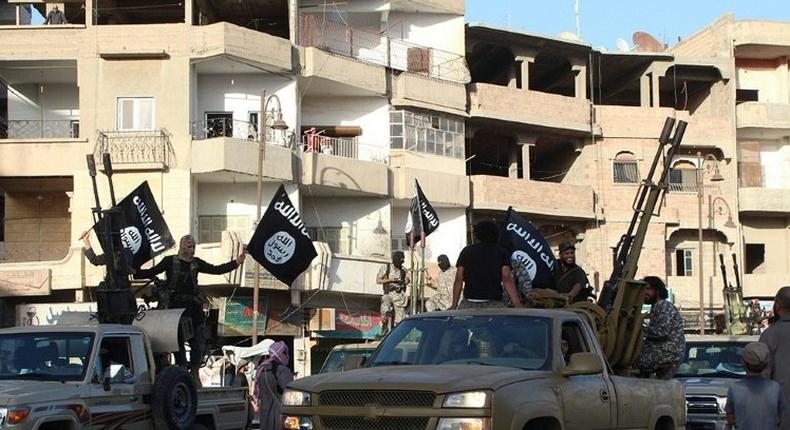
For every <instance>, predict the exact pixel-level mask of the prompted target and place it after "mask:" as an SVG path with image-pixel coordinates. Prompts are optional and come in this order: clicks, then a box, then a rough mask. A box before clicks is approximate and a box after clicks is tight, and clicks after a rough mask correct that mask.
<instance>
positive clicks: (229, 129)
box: [192, 118, 296, 150]
mask: <svg viewBox="0 0 790 430" xmlns="http://www.w3.org/2000/svg"><path fill="white" fill-rule="evenodd" d="M215 137H231V138H234V139H244V140H250V141H256V142H257V141H258V139H259V132H258V124H257V123H250V122H247V121H240V120H235V119H230V118H213V119H208V120H203V121H194V122H192V139H194V140H205V139H213V138H215ZM266 144H267V145H278V146H284V147H286V148H291V149H294V150H295V149H296V135H295V134H294V133H293V132H292V131H289V130H274V129H272V128H271V127H267V128H266Z"/></svg>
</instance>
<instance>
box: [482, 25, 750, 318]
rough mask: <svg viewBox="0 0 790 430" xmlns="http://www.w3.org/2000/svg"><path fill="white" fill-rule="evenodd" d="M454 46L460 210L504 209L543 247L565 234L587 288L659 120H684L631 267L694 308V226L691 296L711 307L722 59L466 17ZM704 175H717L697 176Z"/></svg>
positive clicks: (729, 106)
mask: <svg viewBox="0 0 790 430" xmlns="http://www.w3.org/2000/svg"><path fill="white" fill-rule="evenodd" d="M466 56H467V61H468V63H469V67H470V70H471V74H472V83H471V84H470V85H469V101H470V105H469V114H470V118H469V120H468V123H467V124H468V125H467V158H468V159H469V163H468V164H467V173H468V174H469V175H470V182H471V186H472V203H471V208H470V212H471V216H470V218H471V219H472V220H477V219H482V218H493V219H498V220H501V219H502V218H503V217H504V213H505V211H506V210H507V208H508V207H509V206H513V207H514V208H515V209H516V210H518V211H519V212H520V213H522V214H524V215H526V216H527V218H529V220H530V221H531V222H532V223H533V224H535V225H536V227H538V229H539V230H540V231H541V232H542V233H543V234H544V236H545V237H546V238H547V240H548V241H549V243H550V244H551V245H552V246H553V247H555V251H556V246H557V245H558V244H559V243H560V242H562V241H565V240H570V241H574V242H575V243H577V259H578V262H579V263H580V264H581V265H582V266H583V267H584V268H585V269H586V271H587V273H588V275H589V278H590V281H591V283H593V284H594V285H595V286H596V288H600V286H601V285H602V283H603V281H604V280H606V279H608V277H609V275H610V273H611V270H612V252H613V250H614V248H615V247H616V245H617V243H618V240H619V239H620V237H621V235H622V234H624V233H625V231H626V230H627V228H628V224H629V222H630V220H631V217H632V214H633V210H632V202H633V201H634V197H635V196H636V194H637V190H638V186H639V183H640V182H641V180H642V178H643V177H644V176H645V175H646V174H647V172H648V171H649V169H650V164H651V163H652V161H653V158H654V157H655V154H656V151H657V149H658V135H659V133H660V131H661V128H662V125H663V123H664V119H665V118H666V117H668V116H669V117H673V118H676V119H680V120H684V121H687V122H688V123H689V127H688V129H687V132H686V135H685V138H684V140H683V144H682V146H681V148H680V150H679V151H678V154H677V155H676V157H675V159H673V160H660V162H659V168H663V166H664V163H671V169H672V170H671V175H670V182H671V184H670V193H669V194H668V195H667V197H666V199H665V200H664V201H663V202H662V204H661V212H660V214H659V216H657V217H655V218H654V221H653V223H652V224H651V226H650V228H649V233H648V237H647V238H646V240H645V244H644V248H643V250H642V256H641V259H640V263H641V264H640V267H639V273H638V275H639V276H645V275H657V276H660V277H662V278H667V279H668V281H669V284H670V287H671V288H672V290H673V292H674V294H675V301H676V303H678V304H679V305H680V306H681V307H682V308H687V309H694V308H697V309H698V307H699V294H700V293H699V291H700V288H699V286H698V280H699V276H698V271H697V270H698V265H699V233H700V227H701V231H702V252H703V261H702V269H703V273H704V274H706V275H704V279H705V284H704V286H703V288H704V302H705V304H704V306H705V307H706V308H710V307H711V306H714V307H720V306H721V285H722V284H721V280H720V278H719V274H718V267H717V266H718V263H716V261H717V254H718V253H720V252H722V253H725V254H727V255H729V253H731V252H737V251H738V249H739V245H740V240H739V239H738V233H737V230H736V229H735V228H733V227H730V226H731V225H733V226H734V223H735V222H737V221H736V220H737V219H738V213H732V212H727V213H726V214H725V216H721V215H720V214H719V213H718V212H716V211H715V210H714V206H715V207H716V208H718V207H720V206H723V207H727V208H737V194H736V190H737V176H736V174H737V171H736V165H735V161H734V160H735V125H734V115H733V110H734V105H733V97H734V85H735V81H734V69H733V67H732V65H731V64H727V62H726V61H722V60H720V59H709V58H696V57H695V58H687V57H683V56H681V55H677V54H675V53H673V52H672V51H667V50H665V49H658V50H653V52H647V51H629V52H607V51H603V50H600V49H594V48H593V47H591V46H590V45H589V44H586V43H584V42H581V41H578V40H574V39H572V38H570V39H569V38H555V37H549V36H545V35H539V34H533V33H528V32H521V31H514V30H509V29H502V28H497V27H493V26H488V25H484V24H477V23H471V24H468V25H467V54H466ZM703 160H704V163H705V164H701V163H702V162H703ZM700 165H702V166H703V167H704V170H703V172H704V173H703V191H704V192H703V207H702V210H701V211H698V210H697V206H698V193H697V190H698V186H697V176H696V173H697V171H698V170H697V166H700ZM708 170H710V174H708ZM714 171H716V172H719V174H720V175H721V176H722V177H723V178H724V181H722V182H716V183H712V182H710V179H711V178H712V177H713V175H712V173H713V172H714ZM656 179H657V178H656ZM716 179H719V178H718V177H717V178H716ZM654 180H655V179H654ZM733 210H737V209H733ZM699 214H701V216H702V218H703V224H702V225H701V226H700V224H699V222H698V215H699ZM728 215H729V216H730V217H731V218H730V217H728ZM728 221H729V222H728ZM728 258H729V257H728Z"/></svg>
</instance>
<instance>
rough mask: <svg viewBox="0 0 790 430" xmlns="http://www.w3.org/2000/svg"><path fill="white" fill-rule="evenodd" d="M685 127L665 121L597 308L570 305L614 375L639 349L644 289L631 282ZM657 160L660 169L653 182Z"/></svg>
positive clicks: (588, 304)
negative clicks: (592, 330)
mask: <svg viewBox="0 0 790 430" xmlns="http://www.w3.org/2000/svg"><path fill="white" fill-rule="evenodd" d="M686 125H687V124H686V122H685V121H677V126H675V119H674V118H667V119H666V121H665V122H664V128H663V129H662V131H661V135H660V137H659V140H658V148H657V151H656V156H655V157H654V158H653V163H652V164H651V165H650V170H649V172H648V174H647V177H646V178H645V179H644V180H643V181H642V183H641V184H640V186H639V189H638V191H637V194H636V197H635V199H634V202H633V205H632V208H633V210H634V214H633V217H632V218H631V223H630V224H629V226H628V230H627V231H626V233H625V234H624V235H623V236H622V237H621V238H620V241H619V242H618V244H617V248H616V249H615V256H614V269H613V270H612V275H611V276H610V277H609V280H608V281H606V282H605V283H604V287H603V290H602V292H601V294H600V297H599V299H598V302H597V304H596V303H592V302H579V303H575V304H572V305H570V308H572V309H577V310H579V311H581V312H583V313H584V314H585V315H586V316H587V318H588V319H589V320H590V321H591V322H592V323H593V324H594V326H595V327H597V329H598V336H599V338H600V341H601V347H602V348H603V350H604V354H605V355H606V357H607V359H608V361H609V364H610V365H611V366H612V368H613V369H614V370H615V372H618V373H623V372H627V371H628V369H629V368H630V367H631V365H632V364H633V362H634V361H635V360H636V357H637V355H638V353H639V350H640V349H641V347H642V342H643V337H642V323H643V321H644V316H643V315H642V305H643V303H644V289H645V286H646V284H645V283H644V282H643V281H638V280H636V279H634V277H635V276H636V271H637V267H638V262H639V256H640V254H641V252H642V245H643V244H644V240H645V235H646V234H647V228H648V225H649V224H650V221H651V219H652V218H653V217H654V216H660V207H661V202H662V201H663V199H664V196H665V193H666V191H667V184H668V181H669V168H670V160H672V157H673V156H674V154H675V152H676V151H677V149H678V147H679V146H680V142H681V141H682V140H683V134H684V133H685V131H686ZM673 129H674V133H673ZM662 159H663V165H662V167H661V170H660V171H659V172H658V173H659V174H658V178H657V180H655V181H654V176H655V174H656V171H657V170H658V169H659V166H658V163H659V161H661V160H662Z"/></svg>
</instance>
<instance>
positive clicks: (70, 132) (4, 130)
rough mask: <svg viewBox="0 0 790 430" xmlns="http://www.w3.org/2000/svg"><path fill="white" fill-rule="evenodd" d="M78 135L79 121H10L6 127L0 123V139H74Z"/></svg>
mask: <svg viewBox="0 0 790 430" xmlns="http://www.w3.org/2000/svg"><path fill="white" fill-rule="evenodd" d="M79 135H80V122H79V120H72V119H53V120H49V119H46V120H38V119H12V120H9V121H8V124H7V126H6V127H3V124H1V123H0V139H76V138H78V137H80V136H79Z"/></svg>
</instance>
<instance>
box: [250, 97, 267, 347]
mask: <svg viewBox="0 0 790 430" xmlns="http://www.w3.org/2000/svg"><path fill="white" fill-rule="evenodd" d="M258 119H259V121H260V124H261V125H260V129H259V130H258V193H257V198H256V202H257V204H256V205H255V222H256V223H259V222H261V199H262V195H261V194H262V191H263V160H264V157H265V156H266V155H265V153H264V151H265V148H266V90H265V89H264V90H261V111H260V113H259V114H258ZM260 286H261V265H260V263H258V262H255V282H254V284H253V287H252V345H256V344H257V343H258V315H259V311H260V310H259V309H258V301H259V300H260Z"/></svg>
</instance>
